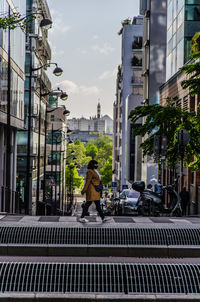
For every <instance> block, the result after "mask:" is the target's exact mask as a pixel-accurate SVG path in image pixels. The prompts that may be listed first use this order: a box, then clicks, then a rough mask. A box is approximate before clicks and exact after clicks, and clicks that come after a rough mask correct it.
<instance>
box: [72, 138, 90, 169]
mask: <svg viewBox="0 0 200 302" xmlns="http://www.w3.org/2000/svg"><path fill="white" fill-rule="evenodd" d="M72 150H73V151H74V153H73V154H72V153H71V152H72ZM74 157H76V160H74V159H73V158H74ZM91 159H92V158H91V157H90V156H87V155H86V154H85V146H84V145H83V144H82V143H81V142H80V141H76V142H75V143H74V144H72V145H69V144H67V162H68V163H73V162H74V161H75V162H76V163H77V164H78V165H79V166H80V167H83V166H86V165H87V164H88V162H89V161H90V160H91Z"/></svg>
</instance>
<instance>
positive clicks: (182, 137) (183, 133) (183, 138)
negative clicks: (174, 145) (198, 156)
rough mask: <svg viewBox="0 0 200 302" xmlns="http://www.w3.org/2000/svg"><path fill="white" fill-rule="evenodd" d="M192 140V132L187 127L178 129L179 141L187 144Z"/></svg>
mask: <svg viewBox="0 0 200 302" xmlns="http://www.w3.org/2000/svg"><path fill="white" fill-rule="evenodd" d="M189 141H190V134H189V132H188V131H187V130H186V129H181V130H179V131H178V143H179V144H183V145H185V146H186V145H187V144H188V143H189Z"/></svg>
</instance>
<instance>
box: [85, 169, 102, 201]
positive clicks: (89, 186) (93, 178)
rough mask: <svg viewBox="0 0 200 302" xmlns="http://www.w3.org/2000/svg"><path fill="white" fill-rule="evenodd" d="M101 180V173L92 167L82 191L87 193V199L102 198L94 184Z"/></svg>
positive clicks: (96, 184)
mask: <svg viewBox="0 0 200 302" xmlns="http://www.w3.org/2000/svg"><path fill="white" fill-rule="evenodd" d="M100 182H101V180H100V178H99V175H98V174H97V173H96V172H95V171H94V170H92V169H89V170H88V171H87V175H86V181H85V185H84V188H83V190H82V193H86V201H95V200H100V192H97V191H96V189H95V187H94V186H98V185H99V184H100Z"/></svg>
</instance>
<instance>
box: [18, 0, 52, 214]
mask: <svg viewBox="0 0 200 302" xmlns="http://www.w3.org/2000/svg"><path fill="white" fill-rule="evenodd" d="M35 13H36V15H35V16H36V17H35V18H34V19H33V20H32V21H31V22H30V23H29V26H30V28H31V29H29V31H28V33H27V35H26V62H25V73H26V81H25V106H24V111H25V125H24V127H25V130H23V131H18V140H17V153H18V157H17V160H18V162H17V189H18V191H19V192H20V195H21V200H22V211H25V213H26V214H32V215H34V214H36V210H37V209H36V208H37V202H39V201H40V200H41V196H42V186H41V184H42V180H43V170H44V142H45V116H46V113H45V112H46V103H47V102H48V96H43V94H45V93H46V92H48V91H50V90H51V82H50V80H49V78H48V76H47V74H46V72H45V69H46V68H47V67H46V64H47V63H48V62H49V60H50V59H51V49H50V46H49V44H48V30H47V29H45V28H43V27H40V22H41V20H42V18H43V16H44V17H45V18H48V19H51V15H50V12H49V8H48V5H47V2H46V0H31V1H27V7H26V14H27V16H28V15H29V14H35ZM41 66H44V68H41V69H39V70H37V71H34V70H33V69H35V68H40V67H41ZM30 102H31V103H30ZM37 199H38V200H37Z"/></svg>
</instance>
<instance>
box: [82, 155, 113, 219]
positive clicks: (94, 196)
mask: <svg viewBox="0 0 200 302" xmlns="http://www.w3.org/2000/svg"><path fill="white" fill-rule="evenodd" d="M87 168H88V170H87V175H86V181H85V185H84V188H83V190H82V192H81V194H82V195H83V194H84V193H86V203H85V205H84V207H83V212H82V215H81V218H80V220H79V221H80V222H88V220H87V219H86V218H85V216H86V214H87V213H88V209H89V207H90V206H91V204H92V202H94V203H95V205H96V209H97V212H98V213H99V216H100V217H101V219H102V221H103V222H105V221H107V220H110V218H108V217H104V214H103V211H102V209H101V206H100V197H101V190H102V189H103V186H102V185H101V176H100V174H99V172H98V171H97V169H98V162H97V161H96V160H91V161H90V162H89V164H88V167H87ZM101 186H102V189H101Z"/></svg>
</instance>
